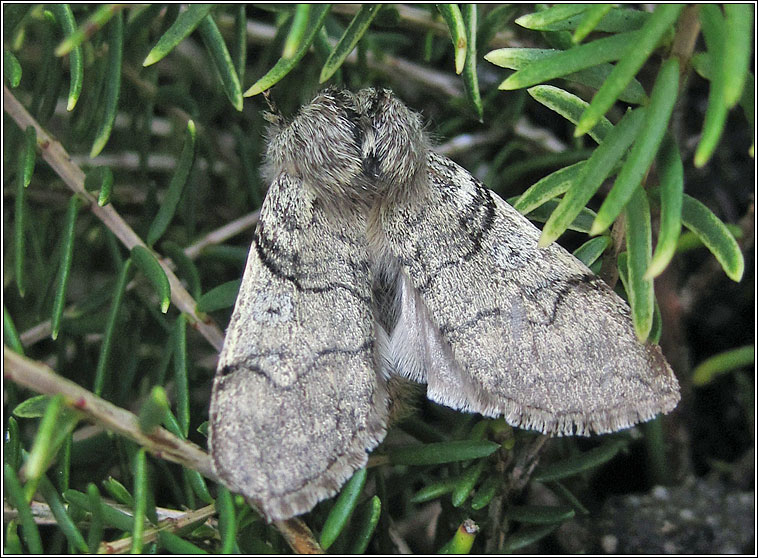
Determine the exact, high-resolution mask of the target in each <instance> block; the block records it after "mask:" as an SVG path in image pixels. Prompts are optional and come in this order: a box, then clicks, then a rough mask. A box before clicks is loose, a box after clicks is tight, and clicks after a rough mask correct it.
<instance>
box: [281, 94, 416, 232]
mask: <svg viewBox="0 0 758 558" xmlns="http://www.w3.org/2000/svg"><path fill="white" fill-rule="evenodd" d="M278 120H279V123H277V124H274V125H273V126H272V128H271V129H270V130H269V133H270V135H271V139H270V142H269V147H268V152H267V159H268V160H267V173H268V174H269V176H268V178H269V179H273V178H274V177H275V176H276V175H278V174H279V173H281V172H286V173H287V174H289V175H290V176H292V177H295V178H298V179H301V180H302V183H303V186H304V187H305V188H308V189H309V190H310V191H311V192H312V193H313V195H314V196H315V198H316V199H318V200H319V202H320V203H321V204H322V205H323V206H324V208H325V209H327V210H331V211H334V212H340V213H343V212H345V211H356V210H357V211H359V212H361V213H364V215H365V216H366V219H367V221H368V222H370V221H372V214H373V215H374V216H375V215H376V213H377V212H379V211H381V207H379V206H380V205H382V204H384V205H386V204H388V203H395V202H397V201H402V200H398V199H397V198H398V197H403V196H405V197H409V196H411V195H412V194H413V193H414V192H415V191H416V190H417V189H418V188H419V187H420V185H421V184H423V183H424V178H425V174H426V167H427V154H428V142H427V139H426V136H425V134H424V130H423V126H422V123H421V119H420V117H419V115H418V114H416V113H414V112H411V111H409V110H408V109H407V108H406V107H405V105H403V104H402V103H401V102H400V101H399V100H398V99H397V98H396V97H395V96H394V95H393V94H392V92H391V91H389V90H386V89H380V90H375V89H362V90H361V91H358V92H357V93H352V92H350V91H344V90H335V89H329V90H326V91H324V92H323V93H321V94H319V96H318V97H316V99H314V101H313V102H312V103H310V104H309V105H307V106H305V107H303V108H302V109H301V110H300V112H298V114H297V115H296V116H295V117H294V118H293V119H292V121H291V122H289V123H286V122H284V121H283V120H282V119H278ZM388 194H392V195H389V196H388ZM390 198H391V199H390Z"/></svg>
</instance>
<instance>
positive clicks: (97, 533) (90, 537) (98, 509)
mask: <svg viewBox="0 0 758 558" xmlns="http://www.w3.org/2000/svg"><path fill="white" fill-rule="evenodd" d="M87 498H88V499H89V506H90V510H91V515H90V525H89V532H88V533H87V547H88V548H89V552H90V553H91V554H94V553H95V552H97V547H98V546H99V545H100V541H102V540H103V508H102V506H103V501H102V498H101V497H100V491H99V490H98V489H97V486H96V485H95V483H92V482H91V483H89V484H88V485H87Z"/></svg>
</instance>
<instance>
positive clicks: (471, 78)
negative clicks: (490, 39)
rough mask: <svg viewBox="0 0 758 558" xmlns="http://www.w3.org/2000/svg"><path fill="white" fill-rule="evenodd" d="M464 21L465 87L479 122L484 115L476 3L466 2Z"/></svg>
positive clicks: (463, 12)
mask: <svg viewBox="0 0 758 558" xmlns="http://www.w3.org/2000/svg"><path fill="white" fill-rule="evenodd" d="M462 14H463V23H464V25H465V26H466V37H467V42H466V64H465V66H464V67H463V87H464V89H465V90H466V98H467V99H468V102H469V105H470V106H471V108H472V109H473V111H474V114H475V115H476V117H477V119H478V120H479V122H482V118H483V117H484V107H483V106H482V97H481V95H480V93H479V78H478V76H477V73H476V36H477V31H476V28H477V8H476V4H464V6H463V11H462Z"/></svg>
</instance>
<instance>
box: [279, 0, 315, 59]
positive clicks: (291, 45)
mask: <svg viewBox="0 0 758 558" xmlns="http://www.w3.org/2000/svg"><path fill="white" fill-rule="evenodd" d="M310 11H311V5H310V4H298V5H297V6H296V7H295V15H294V16H293V17H292V25H291V26H290V31H289V33H288V34H287V38H286V39H285V40H284V48H283V49H282V58H292V57H293V56H295V53H296V52H297V49H298V47H300V44H301V43H302V42H303V37H304V36H305V29H306V27H307V25H308V14H309V13H310Z"/></svg>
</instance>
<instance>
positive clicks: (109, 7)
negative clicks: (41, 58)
mask: <svg viewBox="0 0 758 558" xmlns="http://www.w3.org/2000/svg"><path fill="white" fill-rule="evenodd" d="M120 10H121V6H119V5H118V4H105V5H102V6H100V7H99V8H98V9H97V10H95V12H94V13H93V14H92V15H91V16H90V17H88V18H87V21H85V22H84V23H82V24H81V25H80V26H79V27H78V28H77V29H76V30H75V31H74V32H73V33H71V34H69V35H67V36H66V38H65V39H63V41H61V43H60V44H59V45H58V46H57V47H56V49H55V56H65V55H67V54H68V53H70V52H71V51H72V50H73V49H75V48H77V47H78V46H80V45H81V44H82V43H83V42H84V41H86V40H87V39H88V38H90V37H91V36H92V35H93V34H94V33H96V32H97V31H99V30H100V29H102V27H103V26H104V25H105V24H106V23H108V22H109V21H110V19H111V18H112V17H113V16H114V15H116V14H118V13H121V12H120Z"/></svg>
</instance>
